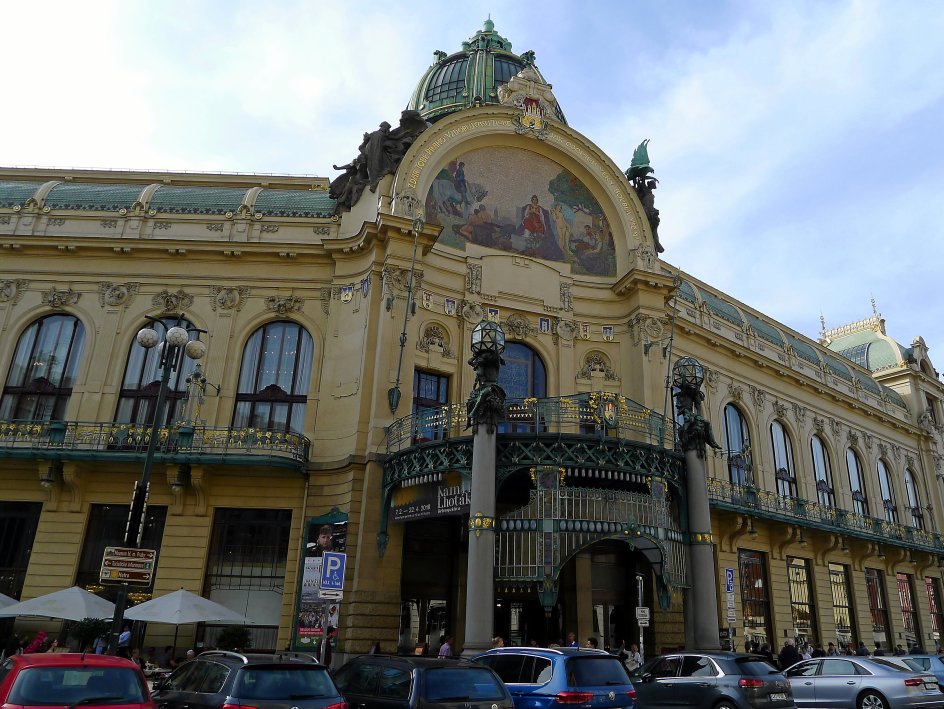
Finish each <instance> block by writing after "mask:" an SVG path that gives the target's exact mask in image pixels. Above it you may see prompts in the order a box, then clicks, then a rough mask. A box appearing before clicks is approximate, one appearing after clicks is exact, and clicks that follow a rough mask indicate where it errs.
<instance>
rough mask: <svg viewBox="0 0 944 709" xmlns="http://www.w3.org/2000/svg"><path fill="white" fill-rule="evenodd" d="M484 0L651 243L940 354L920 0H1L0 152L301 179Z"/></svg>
mask: <svg viewBox="0 0 944 709" xmlns="http://www.w3.org/2000/svg"><path fill="white" fill-rule="evenodd" d="M489 14H491V17H492V19H493V20H494V22H495V29H496V30H497V31H498V32H499V33H501V34H502V35H503V36H505V37H507V38H508V39H510V40H511V41H512V43H513V50H514V51H516V52H519V53H520V52H523V51H524V50H526V49H533V50H534V51H535V53H536V55H537V65H538V67H539V68H540V70H541V72H542V73H543V74H544V76H545V77H546V78H547V79H548V81H550V82H551V83H552V84H553V85H554V93H555V95H556V96H557V98H558V100H559V102H560V104H561V107H562V108H563V110H564V112H565V114H566V115H567V120H568V123H569V124H570V126H571V127H572V128H574V129H575V130H577V131H579V132H580V133H582V134H583V135H585V136H586V137H587V138H589V139H590V140H591V141H593V142H594V143H596V144H597V145H599V146H600V147H601V148H602V149H603V150H604V151H605V152H607V153H608V154H609V155H610V156H611V157H612V158H613V159H614V161H615V162H616V163H617V164H618V165H621V166H623V167H627V166H628V165H629V161H630V158H631V157H632V152H633V148H634V147H635V146H636V145H637V144H638V143H639V142H640V141H641V140H642V139H643V138H649V139H651V143H650V145H649V155H650V158H651V161H652V164H653V166H654V167H655V169H656V175H657V177H659V179H660V183H659V189H658V191H657V193H656V205H657V206H658V207H659V209H660V210H661V218H662V222H661V226H660V236H661V240H662V243H663V245H664V246H665V248H666V252H665V254H663V256H664V257H665V258H666V260H667V261H668V262H669V263H670V264H672V265H675V266H678V267H681V268H682V269H683V270H685V271H687V272H689V273H691V274H692V275H694V276H696V277H697V278H700V279H702V280H704V281H706V282H708V283H710V284H712V285H713V286H716V287H718V288H720V289H722V290H723V291H725V292H727V293H729V294H731V295H732V296H733V297H735V298H737V299H738V300H741V301H743V302H745V303H747V304H748V305H750V306H752V307H754V308H757V309H759V310H761V311H762V312H764V313H767V314H769V315H770V316H771V317H773V318H775V319H776V320H778V321H780V322H782V323H784V324H786V325H788V326H790V327H793V328H795V329H797V330H799V331H800V332H802V333H803V334H806V335H808V336H810V337H816V336H817V334H818V332H819V329H820V324H819V317H820V313H821V312H822V313H823V315H824V317H825V319H826V324H827V327H834V326H837V325H841V324H844V323H847V322H851V321H854V320H858V319H862V318H865V317H868V316H869V315H871V313H872V306H871V305H870V299H871V298H873V297H874V299H875V301H876V304H877V307H878V310H879V311H880V312H881V313H882V314H883V315H884V316H885V318H886V321H887V329H888V332H889V334H890V335H891V336H892V337H894V338H895V339H897V340H898V341H899V342H901V343H903V344H905V345H906V346H907V345H909V344H910V343H911V341H912V339H913V338H914V337H916V336H917V335H922V336H923V337H924V338H925V340H926V341H927V343H928V345H929V346H930V347H931V348H932V351H931V358H932V361H936V362H937V366H938V368H939V369H942V370H944V333H942V331H941V330H942V323H944V298H942V297H941V290H942V287H941V283H942V275H941V265H942V264H944V238H942V237H944V233H942V231H944V229H942V225H944V218H942V215H941V204H942V203H944V80H942V69H944V41H942V39H941V38H942V37H944V3H942V2H940V1H939V0H909V1H907V2H904V1H896V2H884V1H882V0H870V1H863V2H855V1H852V2H845V1H840V0H835V1H832V2H820V1H816V2H789V1H785V2H762V1H760V0H755V1H753V2H747V1H725V0H717V1H716V2H711V3H707V2H703V1H701V0H670V1H667V2H642V1H641V0H612V1H610V0H607V1H603V0H596V1H593V2H586V3H578V2H573V1H571V2H564V1H559V0H545V2H542V3H539V4H535V3H521V2H515V3H512V2H506V1H504V0H503V1H502V2H494V1H493V2H491V3H481V2H478V0H467V1H466V2H463V3H456V4H454V5H452V6H450V5H449V4H448V3H442V2H429V1H428V0H413V1H411V2H408V3H407V2H395V1H388V2H373V1H368V0H359V1H358V2H350V3H343V2H341V3H338V2H333V3H329V2H325V1H324V0H279V1H278V2H269V3H262V2H247V1H244V0H217V1H211V0H205V1H203V0H188V1H187V2H184V1H183V0H166V1H165V2H162V3H154V2H143V0H116V1H114V2H107V1H106V0H87V1H86V2H82V3H76V2H74V1H73V2H59V1H58V0H50V1H48V2H44V3H42V4H40V5H31V4H29V3H15V4H11V5H9V6H7V7H5V8H4V11H3V17H4V25H5V26H6V27H7V28H8V29H9V28H16V27H20V28H22V31H19V30H17V31H8V32H6V33H4V39H3V42H2V43H0V60H2V64H3V66H5V67H7V74H6V76H7V83H6V86H7V89H6V96H7V98H6V100H5V102H4V104H5V105H4V108H3V109H2V110H0V165H4V166H42V167H51V166H58V167H101V168H116V169H122V168H124V169H149V170H164V169H174V170H191V171H213V172H218V171H221V172H253V173H277V174H314V175H319V176H324V177H333V176H334V175H335V172H334V170H332V168H331V166H332V164H343V163H345V162H347V161H348V160H349V159H350V158H351V157H353V155H354V154H356V149H357V145H358V144H359V143H360V140H361V136H362V134H363V132H364V131H368V130H372V129H374V128H376V126H377V125H378V124H379V123H380V121H382V120H387V121H390V122H391V123H394V124H395V122H396V118H397V117H398V116H399V113H400V111H401V110H402V109H403V108H404V106H405V105H406V102H407V101H408V100H409V98H410V94H411V93H412V91H413V89H414V87H415V85H416V82H417V81H418V79H419V78H420V77H421V76H422V74H423V72H424V71H425V70H426V68H427V67H428V66H429V65H430V63H431V62H432V59H433V51H434V50H436V49H442V50H445V51H447V52H453V51H456V50H458V49H459V47H460V43H461V42H462V41H463V40H464V39H467V38H468V37H469V36H470V35H471V34H473V33H474V32H475V30H476V29H478V28H480V27H481V26H482V21H483V20H484V19H485V18H486V17H488V16H489Z"/></svg>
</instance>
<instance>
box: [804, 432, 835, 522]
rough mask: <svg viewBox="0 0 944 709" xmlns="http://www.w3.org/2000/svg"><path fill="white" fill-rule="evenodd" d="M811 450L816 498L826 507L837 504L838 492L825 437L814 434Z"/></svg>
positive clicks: (811, 440)
mask: <svg viewBox="0 0 944 709" xmlns="http://www.w3.org/2000/svg"><path fill="white" fill-rule="evenodd" d="M810 451H811V452H812V454H813V477H814V478H815V479H816V499H818V500H819V504H821V505H823V506H824V507H835V506H836V494H835V492H834V491H833V471H832V467H831V466H830V465H829V453H828V452H827V451H826V446H824V445H823V439H822V438H820V437H819V436H813V438H812V439H810Z"/></svg>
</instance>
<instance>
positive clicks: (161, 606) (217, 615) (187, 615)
mask: <svg viewBox="0 0 944 709" xmlns="http://www.w3.org/2000/svg"><path fill="white" fill-rule="evenodd" d="M125 618H127V619H128V620H143V621H145V622H148V623H166V624H168V625H174V626H180V625H186V624H188V623H225V624H229V625H246V624H247V623H249V620H248V619H247V618H246V616H243V615H240V614H239V613H237V612H236V611H232V610H230V609H229V608H227V607H226V606H223V605H220V604H219V603H216V602H215V601H211V600H210V599H209V598H204V597H203V596H198V595H197V594H195V593H191V592H190V591H185V590H184V589H180V590H179V591H174V592H173V593H168V594H167V595H166V596H159V597H157V598H152V599H151V600H150V601H145V602H144V603H141V604H140V605H137V606H135V607H134V608H131V609H129V610H128V611H126V612H125ZM174 647H175V648H176V647H177V628H174Z"/></svg>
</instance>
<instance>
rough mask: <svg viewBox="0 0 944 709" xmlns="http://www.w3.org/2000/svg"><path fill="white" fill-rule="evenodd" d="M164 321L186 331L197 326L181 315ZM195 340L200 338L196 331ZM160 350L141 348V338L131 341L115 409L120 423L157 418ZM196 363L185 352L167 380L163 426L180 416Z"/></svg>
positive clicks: (159, 332)
mask: <svg viewBox="0 0 944 709" xmlns="http://www.w3.org/2000/svg"><path fill="white" fill-rule="evenodd" d="M161 322H162V323H163V324H164V327H166V328H167V329H170V328H172V327H182V328H184V329H185V330H186V329H187V328H190V327H193V325H192V324H191V323H190V322H188V321H187V320H183V321H181V322H180V323H178V322H177V318H161ZM141 327H145V325H142V326H141ZM138 329H141V328H138ZM154 329H155V330H156V331H157V332H158V334H159V335H160V336H161V341H162V342H163V339H164V337H163V336H164V333H163V332H162V331H161V329H160V327H156V328H154ZM191 339H196V334H194V335H193V336H192V337H191ZM160 349H161V348H160V346H158V347H151V348H146V347H141V345H139V344H138V340H137V338H134V339H133V340H132V341H131V348H130V349H129V350H128V359H127V361H126V362H125V376H124V378H123V379H122V380H121V393H120V395H119V398H118V408H117V410H116V412H115V422H116V423H134V424H139V425H144V424H149V423H152V422H153V421H154V407H155V406H156V405H157V392H158V389H160V386H161V371H160V360H161V353H160V352H159V350H160ZM196 364H197V361H196V360H194V359H190V357H187V356H186V355H182V356H181V358H180V363H179V366H178V367H177V371H176V372H171V375H170V379H169V380H168V381H167V402H166V403H165V404H164V415H163V416H162V417H161V418H162V419H163V421H161V425H163V426H169V425H170V424H172V423H173V422H174V421H176V420H177V419H178V418H179V417H180V407H181V404H182V402H183V400H184V397H185V396H186V394H187V377H189V376H190V375H191V374H193V368H194V367H195V366H196Z"/></svg>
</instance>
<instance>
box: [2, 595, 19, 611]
mask: <svg viewBox="0 0 944 709" xmlns="http://www.w3.org/2000/svg"><path fill="white" fill-rule="evenodd" d="M14 603H19V601H18V600H16V599H15V598H10V597H9V596H8V595H7V594H5V593H0V608H6V607H7V606H12V605H13V604H14Z"/></svg>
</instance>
